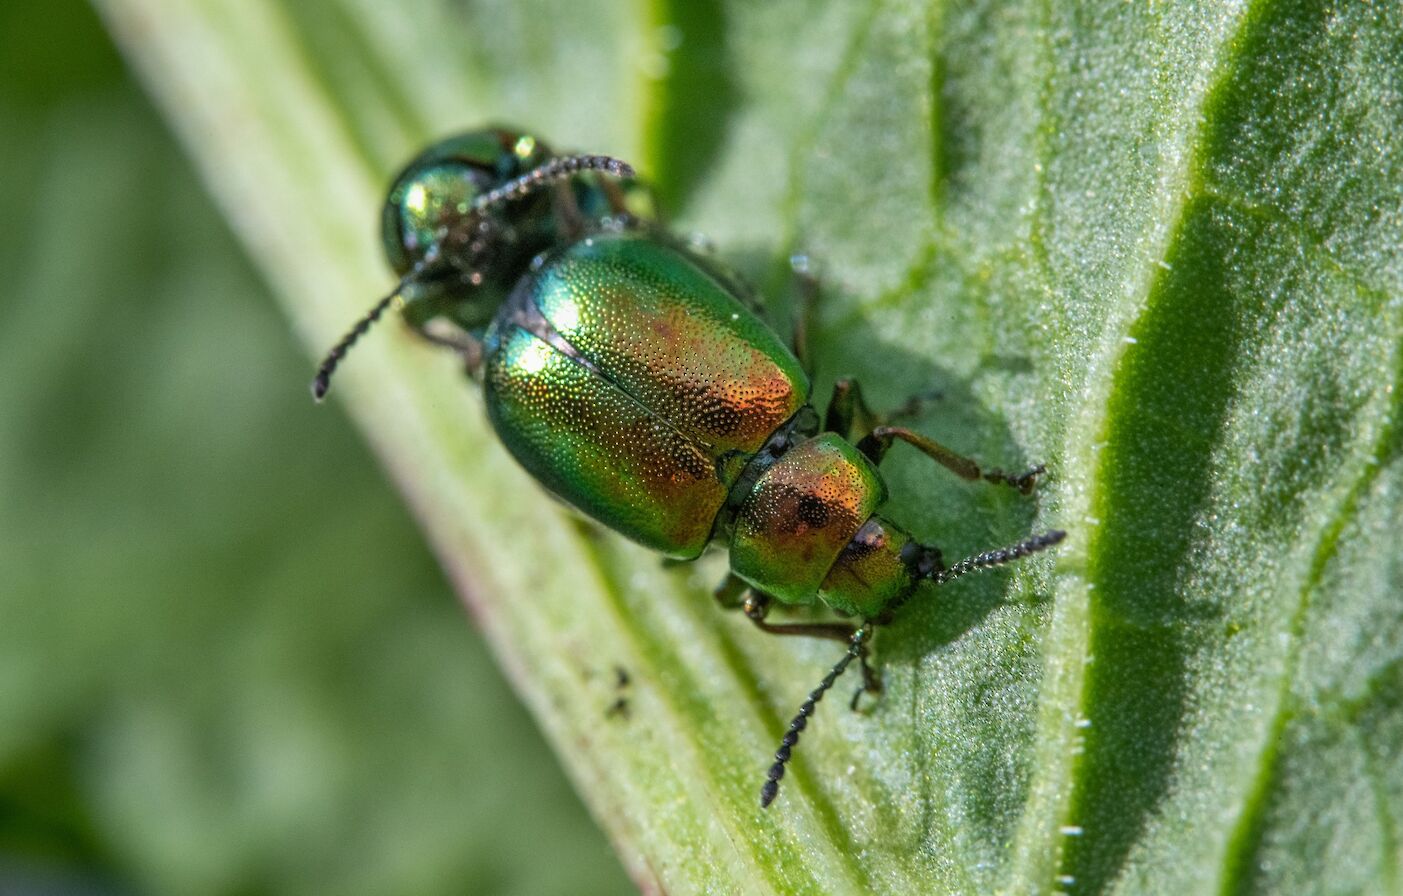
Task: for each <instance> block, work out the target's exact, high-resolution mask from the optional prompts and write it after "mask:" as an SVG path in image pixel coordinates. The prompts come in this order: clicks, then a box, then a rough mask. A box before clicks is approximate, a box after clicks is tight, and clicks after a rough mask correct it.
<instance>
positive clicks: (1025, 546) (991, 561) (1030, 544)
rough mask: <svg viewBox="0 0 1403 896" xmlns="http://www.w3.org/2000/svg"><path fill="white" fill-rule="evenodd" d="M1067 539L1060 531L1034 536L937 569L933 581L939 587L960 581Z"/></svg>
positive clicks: (1055, 530)
mask: <svg viewBox="0 0 1403 896" xmlns="http://www.w3.org/2000/svg"><path fill="white" fill-rule="evenodd" d="M1066 537H1067V533H1066V532H1063V531H1061V530H1059V529H1054V530H1052V531H1051V532H1044V533H1043V534H1041V535H1034V536H1033V537H1032V538H1030V539H1028V540H1027V541H1020V542H1019V543H1018V544H1015V545H1011V546H1009V547H1006V548H999V549H997V550H993V551H985V552H984V553H982V554H975V555H974V556H973V557H966V558H965V559H963V560H961V561H960V562H959V563H956V564H955V565H954V566H949V567H946V568H945V569H937V570H935V571H934V572H932V573H931V579H932V580H933V581H934V582H935V583H936V584H937V585H944V584H945V583H946V582H948V581H950V580H951V579H958V578H959V577H960V576H963V575H967V574H969V573H972V572H978V571H979V570H981V569H988V568H989V567H991V566H1002V565H1003V564H1005V563H1010V562H1012V561H1014V560H1018V559H1019V558H1022V557H1026V556H1028V555H1029V554H1036V553H1037V552H1038V551H1045V550H1047V549H1048V548H1050V547H1052V546H1053V545H1055V544H1057V543H1058V542H1059V541H1061V540H1062V539H1064V538H1066Z"/></svg>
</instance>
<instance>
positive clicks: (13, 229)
mask: <svg viewBox="0 0 1403 896" xmlns="http://www.w3.org/2000/svg"><path fill="white" fill-rule="evenodd" d="M0 163H3V166H2V167H0V221H3V222H5V223H4V234H5V238H4V239H3V240H0V271H3V272H4V280H5V288H4V289H3V293H0V294H3V299H0V301H2V302H3V315H0V320H2V321H3V325H0V532H3V538H0V892H2V893H6V894H9V893H61V892H82V893H147V892H150V893H182V894H183V893H212V894H214V893H230V894H234V893H237V894H255V893H281V892H298V893H317V892H324V893H371V892H377V893H383V892H401V893H425V894H432V893H467V892H471V893H522V894H525V893H531V894H543V893H572V894H583V893H612V892H620V891H625V890H627V889H630V885H629V883H628V882H627V880H626V878H625V877H624V876H623V874H622V871H621V869H620V868H619V866H618V863H617V861H616V860H615V859H614V857H613V855H612V853H611V852H610V850H609V847H608V845H607V844H606V842H605V841H604V839H603V836H602V835H601V834H600V833H599V831H598V830H597V829H596V828H595V827H594V826H593V824H592V823H591V822H590V820H589V818H588V817H587V815H586V814H585V812H584V810H583V809H582V807H581V806H580V804H579V802H578V800H577V799H576V797H575V795H574V794H573V792H572V791H571V790H570V788H569V785H568V784H567V782H566V781H565V780H564V778H563V776H562V774H561V772H560V771H559V769H558V765H557V763H556V760H555V759H554V758H553V757H552V756H551V754H550V753H549V751H548V750H547V749H546V747H545V745H544V744H543V743H542V742H541V740H540V737H539V736H538V734H537V732H536V731H535V729H534V727H533V725H532V723H531V722H530V720H529V719H528V717H527V716H526V714H525V712H524V711H523V710H522V709H521V708H520V707H519V706H518V704H517V702H516V701H515V699H514V698H513V697H512V695H511V694H510V693H509V692H508V691H507V689H506V686H505V684H504V682H503V681H502V679H501V677H500V675H499V673H498V672H497V670H496V669H495V668H494V666H493V664H492V663H491V662H490V660H489V659H488V657H487V656H486V654H485V651H484V648H483V645H482V643H481V641H480V640H479V638H478V637H477V636H476V634H475V633H474V632H473V631H472V627H471V625H470V623H469V622H468V621H467V619H466V617H465V615H464V613H463V612H462V610H461V608H460V607H459V605H458V603H457V601H456V599H455V598H454V596H453V595H452V593H451V591H450V590H449V588H448V587H447V585H446V584H445V583H444V581H443V578H442V576H441V575H440V573H439V571H438V569H437V568H436V566H435V564H434V561H433V559H432V558H431V557H430V556H429V554H428V552H427V551H426V549H425V548H424V546H423V543H422V539H421V537H420V536H419V534H418V533H417V532H416V531H415V529H414V527H413V525H412V523H411V521H410V519H409V518H408V516H407V515H406V513H405V511H404V509H403V508H402V507H401V506H400V504H399V502H398V500H397V499H396V497H395V496H394V495H393V494H392V492H391V490H390V488H389V487H388V485H387V484H386V482H385V481H384V479H383V478H382V477H381V476H380V474H379V473H378V472H377V470H376V467H375V465H374V464H373V462H372V461H371V459H370V458H369V457H368V455H367V452H366V450H365V449H364V447H363V446H362V444H361V441H360V439H359V438H358V437H357V436H356V434H355V433H354V432H353V431H352V429H351V427H350V426H349V425H348V424H347V422H346V421H345V419H344V417H343V415H342V413H341V411H340V410H339V409H338V408H337V407H336V406H335V405H329V406H327V407H322V408H316V407H314V406H313V405H312V403H311V401H310V400H309V399H308V396H307V391H306V382H307V378H308V375H309V372H310V369H311V365H310V362H309V360H308V358H306V357H305V356H304V355H303V354H302V351H301V349H300V347H298V346H297V345H295V344H294V341H293V339H292V338H291V336H290V335H289V333H288V328H287V325H286V323H285V322H284V321H283V319H282V318H281V317H280V316H279V314H278V312H277V311H276V309H275V308H274V305H273V303H272V300H271V298H270V297H269V296H268V294H267V291H266V289H265V287H264V286H263V284H261V283H260V282H259V280H258V278H257V276H256V275H255V273H254V271H253V269H252V268H251V267H250V265H249V264H248V263H247V262H246V261H245V259H244V258H243V256H242V255H241V253H240V250H239V249H238V247H237V246H236V245H235V243H234V242H233V240H232V238H231V237H230V235H229V233H228V232H227V230H226V227H225V225H224V224H223V222H222V221H221V220H220V219H219V217H218V216H217V215H216V213H215V212H214V210H213V209H212V207H211V205H210V202H209V200H208V199H207V197H206V195H205V193H204V191H203V190H202V188H201V186H200V184H199V183H198V182H197V180H196V179H195V177H194V175H193V174H192V171H191V169H190V167H189V165H188V164H187V162H186V161H185V160H184V159H183V158H182V156H181V153H180V151H179V149H178V147H177V146H176V145H175V144H174V142H173V141H172V139H171V137H170V135H169V134H168V133H167V131H166V129H165V127H164V125H163V124H162V123H161V121H160V120H159V119H158V118H157V117H156V115H155V114H154V112H153V110H152V109H151V107H150V105H149V103H148V101H147V100H146V99H145V98H144V97H143V96H142V94H141V92H140V91H139V90H138V88H137V87H136V86H135V84H134V83H133V82H132V80H131V78H130V77H129V75H128V73H127V71H126V70H125V69H124V67H123V64H122V61H121V60H120V59H119V57H118V56H117V54H116V52H115V51H114V49H113V48H112V46H111V44H110V41H109V39H108V37H107V36H106V34H105V33H104V32H103V30H102V28H101V26H100V24H99V22H98V21H97V19H96V17H95V15H94V14H93V13H92V11H91V10H89V9H88V8H87V7H86V6H85V5H83V4H82V3H79V2H76V0H60V2H54V3H47V2H35V0H7V2H6V3H4V4H0ZM375 223H376V222H375V221H374V220H373V219H370V220H367V222H366V226H367V227H373V226H375ZM367 298H369V297H367ZM387 558H394V562H393V563H387V562H386V561H387ZM543 854H548V855H549V856H550V857H551V861H549V862H542V861H540V860H539V859H540V857H541V856H542V855H543Z"/></svg>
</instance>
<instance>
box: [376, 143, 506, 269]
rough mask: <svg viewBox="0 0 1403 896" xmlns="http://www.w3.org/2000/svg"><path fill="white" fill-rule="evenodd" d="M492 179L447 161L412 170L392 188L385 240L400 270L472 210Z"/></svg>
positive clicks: (436, 241)
mask: <svg viewBox="0 0 1403 896" xmlns="http://www.w3.org/2000/svg"><path fill="white" fill-rule="evenodd" d="M488 179H489V176H488V175H487V174H486V173H485V172H481V171H478V170H477V169H475V168H473V167H472V166H469V165H465V164H462V163H460V162H445V163H442V164H439V165H433V166H430V167H427V168H422V169H420V170H418V171H415V172H412V173H411V174H409V175H408V176H407V177H405V178H404V179H403V180H402V181H401V182H400V183H399V184H398V185H397V187H396V189H394V190H393V191H391V193H390V198H389V203H388V207H387V209H386V212H387V215H386V221H385V224H386V232H385V242H386V249H387V250H388V251H389V253H390V256H391V258H392V260H393V261H394V262H395V266H396V268H399V269H400V271H399V272H400V273H403V272H404V271H406V270H408V269H409V267H411V266H412V265H413V264H414V263H415V262H418V261H420V260H422V259H423V257H424V256H425V255H426V254H428V252H429V250H430V249H431V248H433V247H434V246H435V245H436V244H437V243H438V242H439V241H440V240H442V239H443V237H444V235H445V234H446V233H447V232H448V230H449V228H450V227H451V226H452V225H453V223H454V222H456V221H461V220H462V219H463V218H464V217H465V216H466V215H467V214H468V213H469V211H470V209H471V206H472V202H473V200H474V199H476V198H477V196H478V195H479V193H481V192H482V189H483V187H484V182H485V181H487V180H488Z"/></svg>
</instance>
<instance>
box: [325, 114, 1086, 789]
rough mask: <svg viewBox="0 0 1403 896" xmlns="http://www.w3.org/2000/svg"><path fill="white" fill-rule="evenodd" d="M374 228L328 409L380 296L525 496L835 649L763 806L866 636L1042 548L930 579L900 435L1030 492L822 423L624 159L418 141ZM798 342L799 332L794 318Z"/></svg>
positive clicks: (854, 427) (838, 414)
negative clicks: (384, 261) (896, 468)
mask: <svg viewBox="0 0 1403 896" xmlns="http://www.w3.org/2000/svg"><path fill="white" fill-rule="evenodd" d="M382 223H383V236H384V243H385V249H386V252H387V254H388V255H389V259H390V263H391V265H392V266H393V267H394V269H395V271H396V273H397V274H399V275H400V278H401V279H400V281H399V283H398V284H397V285H396V286H395V288H394V290H393V291H392V292H391V293H390V294H389V295H388V296H386V297H385V298H384V299H382V300H381V301H380V302H379V303H377V304H376V305H375V306H374V308H372V309H371V311H370V312H369V313H368V314H367V315H366V316H365V317H364V318H362V319H361V320H360V321H359V322H357V324H356V325H355V326H354V327H353V328H352V329H351V331H350V332H349V333H347V334H346V336H345V338H343V339H342V340H341V342H340V343H338V344H337V345H336V347H335V348H333V349H332V350H331V352H330V353H329V354H328V355H327V357H326V360H325V361H324V362H323V363H322V365H321V368H320V369H319V370H318V371H317V375H316V379H315V380H314V381H313V386H312V391H313V394H314V395H315V396H316V397H317V399H319V400H320V399H321V398H322V397H324V396H325V394H326V391H327V387H328V385H329V382H330V378H331V375H332V373H333V372H334V371H335V369H336V367H337V365H338V364H339V363H340V361H341V359H342V358H343V357H344V355H345V353H346V351H347V350H348V349H349V348H350V347H351V345H352V344H353V343H354V342H355V341H356V340H357V339H359V338H360V336H361V335H363V334H364V333H365V331H366V330H367V329H368V328H369V327H370V326H371V325H372V324H373V323H374V322H375V321H376V320H378V319H379V317H380V316H381V315H382V314H383V313H384V311H385V310H386V308H388V307H389V306H390V305H391V304H392V303H393V302H394V301H395V300H397V299H398V300H401V301H402V303H403V313H404V317H405V319H406V320H407V321H408V323H409V324H410V326H411V327H413V328H414V329H415V330H416V331H417V332H419V333H420V334H421V335H423V336H424V337H425V338H427V339H429V340H430V341H432V342H434V343H437V344H440V345H445V346H447V347H449V348H451V349H453V350H454V351H455V352H457V353H459V355H460V356H461V357H462V359H463V361H464V363H465V365H466V367H467V369H468V371H469V373H470V374H471V375H472V376H473V377H474V378H478V379H480V380H481V381H482V383H483V387H484V391H485V395H486V402H487V412H488V416H489V417H490V418H491V420H492V425H493V427H494V428H495V429H496V431H497V434H498V436H499V437H500V438H501V440H502V442H503V444H505V445H506V447H507V449H508V450H509V451H511V453H512V455H513V456H515V457H516V459H517V460H518V461H519V462H520V463H521V465H522V466H523V467H525V468H526V469H527V470H528V471H530V472H531V473H532V475H534V476H535V477H536V478H537V479H538V480H540V481H541V483H542V484H543V485H544V486H545V487H546V488H548V489H550V490H551V491H552V492H553V493H555V494H556V495H557V496H559V497H560V498H562V499H564V500H565V501H567V502H568V503H570V504H572V505H574V506H575V507H576V508H578V509H579V510H580V511H582V512H583V513H585V514H586V515H588V516H590V517H593V518H594V519H596V520H598V521H599V522H601V523H603V524H604V525H606V526H608V527H610V528H611V529H614V530H616V531H618V532H620V533H622V534H623V535H625V536H627V537H629V538H631V539H633V540H634V541H637V542H639V543H641V544H644V545H647V546H648V547H651V548H654V549H656V550H658V551H660V552H662V553H663V554H666V555H667V556H669V557H673V558H676V559H681V560H690V559H693V558H696V557H697V556H698V555H700V554H701V552H702V551H703V550H704V549H705V548H706V546H707V545H708V544H710V543H712V542H721V543H723V544H725V545H727V546H728V547H729V549H730V565H731V575H730V577H729V578H728V580H727V582H726V583H725V584H723V585H722V586H721V588H720V589H718V591H717V596H718V599H720V600H721V601H722V603H723V604H726V605H727V606H739V607H741V608H743V610H744V612H745V615H746V616H747V617H749V618H750V619H751V620H752V621H753V622H754V623H755V624H756V625H758V626H759V627H760V628H761V629H763V630H765V631H768V632H773V633H777V634H798V635H808V636H815V637H826V638H833V639H837V640H841V641H843V642H845V643H846V644H847V652H846V653H845V654H844V655H843V658H842V659H841V660H840V661H839V662H838V663H837V665H835V666H834V667H833V669H832V670H830V671H829V673H828V674H827V675H826V676H825V677H824V679H823V681H822V682H821V683H820V684H819V686H818V688H816V689H815V690H814V691H813V692H812V693H811V694H810V695H809V697H808V699H807V700H806V701H805V702H804V704H803V705H802V706H801V707H800V710H799V713H798V715H796V716H795V718H794V720H793V721H792V722H791V723H790V726H789V731H788V732H787V733H786V734H785V736H784V739H783V741H782V743H781V745H780V748H779V751H778V752H777V753H776V754H775V759H774V763H773V764H772V765H771V766H770V769H769V772H768V774H767V776H766V780H765V783H764V786H763V787H762V789H761V797H760V803H761V805H762V806H768V805H769V804H770V803H771V802H772V801H773V800H774V798H775V795H776V794H777V793H778V789H779V780H780V779H781V778H782V777H783V776H784V770H785V763H787V762H788V761H789V757H790V751H791V750H792V749H793V747H794V746H795V745H796V744H797V743H798V740H799V733H800V732H801V731H802V730H803V729H804V727H805V725H806V724H807V722H808V718H809V716H810V715H812V713H813V711H814V708H815V704H816V703H817V702H818V701H819V700H820V699H821V698H822V696H823V694H824V693H825V692H826V691H827V690H828V689H829V688H830V687H832V685H833V683H834V681H835V680H836V679H837V678H838V676H839V675H841V674H842V673H843V672H844V671H845V670H846V669H847V667H848V666H849V665H850V664H851V663H852V662H853V660H857V661H858V662H859V664H860V666H861V668H862V670H863V687H862V689H861V690H859V691H858V692H857V694H856V695H855V696H854V703H855V702H856V699H857V697H859V696H861V694H862V693H863V691H864V690H874V691H875V690H877V689H879V688H880V683H879V681H878V679H877V678H876V676H875V675H874V674H873V672H872V670H871V669H870V667H869V666H868V664H867V651H868V643H869V641H870V638H871V635H872V630H873V627H874V626H877V625H882V624H885V623H886V622H888V621H889V620H890V619H891V617H892V615H893V613H894V612H895V611H896V609H897V608H898V607H899V606H901V605H902V604H903V603H904V602H905V601H906V600H907V599H908V598H909V597H910V596H911V595H912V594H913V593H914V591H915V590H916V587H917V584H918V583H919V582H921V581H923V580H932V581H934V582H936V583H944V582H948V581H950V580H951V579H953V578H956V577H957V576H960V575H963V574H965V573H968V572H972V571H974V570H978V569H984V568H987V567H990V566H996V565H999V564H1002V563H1007V562H1009V561H1010V560H1014V559H1017V558H1019V557H1023V556H1026V555H1028V554H1031V553H1034V552H1036V551H1040V550H1043V549H1045V548H1047V547H1050V546H1052V545H1054V544H1056V543H1057V542H1059V541H1061V540H1062V538H1063V535H1064V533H1062V532H1057V531H1052V532H1047V533H1044V534H1042V535H1038V536H1036V537H1033V538H1030V539H1028V540H1026V541H1024V542H1021V543H1019V544H1016V545H1013V546H1011V547H1007V548H1001V549H999V550H994V551H989V552H987V553H983V554H979V555H977V556H974V557H970V558H967V559H965V560H961V561H960V562H958V563H955V564H953V565H951V566H946V565H945V564H944V563H943V562H942V560H941V556H940V551H939V550H937V549H936V548H934V547H931V546H927V545H922V544H920V543H918V542H917V541H916V540H915V539H913V538H912V537H911V535H910V534H909V533H907V532H906V531H905V530H904V529H902V528H901V527H900V526H898V525H897V524H895V523H893V522H891V521H890V520H888V519H886V518H884V517H882V516H881V515H880V514H879V513H878V511H879V510H880V508H881V506H882V504H883V502H885V500H886V498H887V489H886V485H885V484H884V482H883V481H882V477H881V475H880V474H879V473H878V472H877V468H876V464H877V463H879V462H880V461H881V459H882V456H883V455H884V454H885V452H886V450H887V449H888V448H889V447H890V446H891V444H892V442H893V440H897V439H899V440H903V441H906V442H908V443H910V444H911V445H914V446H915V447H916V448H918V449H920V450H921V451H923V452H924V453H926V454H927V455H929V456H930V457H932V458H933V459H934V460H936V461H938V462H939V463H941V464H943V465H944V466H946V467H948V468H949V469H951V470H952V471H954V472H955V473H957V474H959V475H960V476H963V477H965V478H967V479H986V480H989V481H991V482H998V483H1004V484H1007V485H1012V486H1014V487H1016V488H1018V489H1019V490H1020V491H1023V492H1025V493H1026V492H1028V491H1029V490H1030V489H1031V488H1032V485H1033V482H1034V480H1035V478H1036V477H1037V475H1038V474H1040V473H1041V472H1042V468H1041V467H1035V468H1034V469H1032V470H1029V471H1027V472H1026V473H1023V474H1020V475H1016V476H1015V475H1008V474H1005V473H1003V472H1000V471H998V470H992V471H987V472H986V471H984V470H982V469H981V468H980V467H979V465H978V464H977V463H975V462H974V461H973V460H970V459H969V458H966V457H962V456H960V455H958V454H956V453H954V452H953V451H950V450H949V449H947V448H945V447H944V446H942V445H940V444H939V443H937V442H935V441H933V440H931V439H929V438H926V437H924V436H921V435H918V434H916V433H914V432H912V431H910V430H907V429H903V428H901V427H895V426H886V425H880V419H879V418H878V417H877V416H876V415H874V414H873V413H872V412H871V411H870V410H868V409H867V407H866V405H865V403H864V402H863V400H862V397H861V394H860V392H859V391H858V389H857V385H856V384H855V383H850V382H847V381H840V382H839V383H838V385H837V387H836V388H835V391H834V396H833V400H832V401H831V402H830V403H829V405H828V410H827V412H826V414H825V416H824V417H823V419H822V420H820V417H819V415H818V413H817V412H816V411H815V410H814V408H813V406H812V405H811V404H810V399H811V396H810V384H809V377H808V374H807V373H806V372H805V369H804V364H802V363H801V358H802V357H804V355H805V354H806V352H805V351H804V350H803V344H802V338H798V339H796V346H795V349H794V350H791V349H790V347H789V346H788V345H786V343H785V341H784V340H782V339H781V338H780V337H779V336H778V335H777V334H776V333H775V332H774V331H773V330H772V329H770V327H769V326H768V325H767V324H766V323H765V322H764V321H763V320H762V319H761V317H760V316H759V315H758V314H757V312H756V311H755V310H754V308H753V307H752V302H751V301H750V300H749V299H748V298H747V297H748V293H747V292H746V291H745V288H744V287H743V286H742V285H740V284H739V283H738V282H737V281H736V280H735V278H734V277H732V276H731V275H730V274H729V273H728V272H727V271H725V270H724V269H723V268H721V267H720V266H719V265H718V264H716V263H715V262H714V261H712V260H711V259H710V258H708V257H706V256H704V255H702V254H699V253H697V252H695V251H693V250H691V249H689V248H688V247H686V246H684V245H683V244H681V243H679V242H677V241H676V240H675V239H673V238H672V237H671V236H670V235H669V234H668V233H667V231H666V230H665V229H664V228H663V227H662V225H661V224H660V222H659V220H658V217H657V215H656V212H655V211H654V208H653V203H652V197H651V194H650V193H649V191H648V190H647V188H646V187H644V186H643V185H642V184H641V183H640V182H638V181H637V180H635V179H634V173H633V169H632V168H630V167H629V166H628V165H626V164H624V163H623V162H620V161H618V160H617V159H612V158H609V157H607V156H582V155H564V156H561V155H556V154H554V153H553V152H551V150H550V149H549V148H548V147H547V146H546V145H545V144H544V143H542V142H541V141H540V140H538V139H536V138H534V137H532V136H530V135H529V134H526V133H524V132H520V131H513V130H507V129H485V130H481V131H473V132H469V133H465V134H462V135H459V136H456V137H452V138H450V139H447V140H444V141H442V142H440V143H437V144H435V145H434V146H432V147H430V148H429V149H428V150H426V151H425V152H423V153H422V154H420V155H419V156H418V157H417V158H415V159H414V160H413V161H412V162H410V164H409V165H408V166H407V167H406V168H405V169H404V171H403V172H402V173H401V174H400V175H399V177H398V178H397V179H396V180H395V182H394V184H393V186H392V187H391V188H390V193H389V197H388V199H387V201H386V203H385V209H384V215H383V222H382ZM799 332H802V328H800V330H799ZM776 601H778V602H779V603H784V604H812V603H814V602H815V601H822V602H823V603H825V604H827V605H828V606H829V607H831V608H833V609H834V610H836V611H838V612H839V613H840V614H842V615H844V616H849V617H856V618H857V619H858V620H860V622H858V623H856V624H853V623H848V622H818V623H789V624H782V623H771V622H769V621H767V619H766V615H767V611H768V609H769V607H770V605H771V604H772V603H774V602H776Z"/></svg>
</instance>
